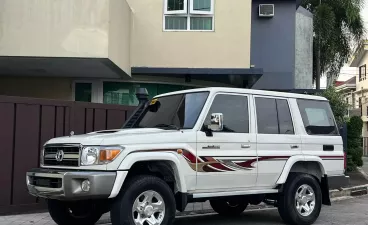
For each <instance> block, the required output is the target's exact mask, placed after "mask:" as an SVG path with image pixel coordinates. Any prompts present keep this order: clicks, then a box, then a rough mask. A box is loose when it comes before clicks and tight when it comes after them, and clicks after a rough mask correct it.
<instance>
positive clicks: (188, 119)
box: [138, 92, 208, 129]
mask: <svg viewBox="0 0 368 225" xmlns="http://www.w3.org/2000/svg"><path fill="white" fill-rule="evenodd" d="M207 97H208V92H197V93H188V94H180V95H170V96H165V97H161V98H156V99H153V100H152V102H151V105H150V106H149V107H148V108H147V110H146V112H145V114H144V115H143V117H142V119H141V121H140V123H139V125H138V127H140V128H161V127H165V125H166V126H168V125H174V126H176V127H178V128H182V129H192V128H193V127H194V125H195V124H196V122H197V119H198V117H199V114H200V113H201V111H202V108H203V106H204V103H205V102H206V100H207Z"/></svg>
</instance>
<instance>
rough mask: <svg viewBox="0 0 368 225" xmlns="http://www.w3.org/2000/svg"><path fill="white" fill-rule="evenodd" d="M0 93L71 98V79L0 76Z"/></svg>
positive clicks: (60, 98)
mask: <svg viewBox="0 0 368 225" xmlns="http://www.w3.org/2000/svg"><path fill="white" fill-rule="evenodd" d="M0 95H9V96H20V97H33V98H47V99H58V100H72V80H71V79H69V78H45V77H0Z"/></svg>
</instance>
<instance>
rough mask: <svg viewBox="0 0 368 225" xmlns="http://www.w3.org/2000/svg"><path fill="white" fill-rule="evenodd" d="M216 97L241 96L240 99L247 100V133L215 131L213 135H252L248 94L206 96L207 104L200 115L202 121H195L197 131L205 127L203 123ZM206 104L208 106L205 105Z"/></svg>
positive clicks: (220, 93)
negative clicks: (197, 126) (197, 125)
mask: <svg viewBox="0 0 368 225" xmlns="http://www.w3.org/2000/svg"><path fill="white" fill-rule="evenodd" d="M218 95H227V96H229V95H231V96H241V97H245V98H247V101H248V133H239V132H223V131H216V132H214V133H218V134H251V133H252V124H251V123H252V120H251V119H252V117H251V114H252V108H251V107H252V104H251V97H252V96H251V95H249V94H238V93H227V92H218V93H215V94H214V95H213V96H208V98H207V101H208V103H206V105H205V108H203V109H202V110H203V112H202V113H203V116H202V114H201V117H202V119H201V120H202V121H197V122H198V123H199V124H200V126H199V131H203V127H204V126H205V122H206V118H207V115H208V113H209V112H210V110H211V107H212V104H213V102H214V101H215V98H216V97H217V96H218ZM207 104H208V105H207Z"/></svg>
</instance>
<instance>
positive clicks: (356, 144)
mask: <svg viewBox="0 0 368 225" xmlns="http://www.w3.org/2000/svg"><path fill="white" fill-rule="evenodd" d="M347 127H348V149H347V151H348V159H349V160H348V171H352V170H355V169H356V167H357V166H363V160H362V157H363V140H362V137H361V134H362V128H363V120H362V119H361V118H360V117H359V116H353V117H352V118H350V120H349V122H348V124H347ZM349 161H351V162H349ZM349 164H350V165H349Z"/></svg>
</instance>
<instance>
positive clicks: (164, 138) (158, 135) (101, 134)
mask: <svg viewBox="0 0 368 225" xmlns="http://www.w3.org/2000/svg"><path fill="white" fill-rule="evenodd" d="M183 133H185V132H184V131H179V130H163V129H157V128H134V129H119V130H103V131H96V132H91V133H87V134H82V135H72V136H66V137H58V138H53V139H51V140H49V141H48V142H47V143H46V144H82V145H122V144H147V143H161V142H165V143H168V142H171V143H173V142H177V141H178V139H182V138H183V137H182V136H183ZM186 133H187V132H186ZM168 135H170V136H168Z"/></svg>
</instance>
